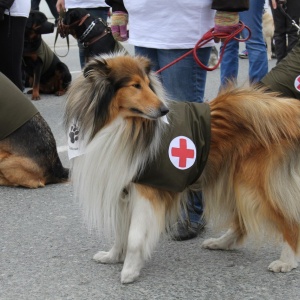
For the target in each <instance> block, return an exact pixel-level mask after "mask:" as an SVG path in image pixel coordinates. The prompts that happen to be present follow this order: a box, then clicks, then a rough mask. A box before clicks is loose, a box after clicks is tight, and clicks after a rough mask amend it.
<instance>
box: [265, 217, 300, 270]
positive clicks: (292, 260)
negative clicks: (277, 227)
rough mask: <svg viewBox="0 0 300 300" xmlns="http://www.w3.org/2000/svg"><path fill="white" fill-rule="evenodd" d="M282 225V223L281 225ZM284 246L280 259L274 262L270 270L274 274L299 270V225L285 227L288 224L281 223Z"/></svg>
mask: <svg viewBox="0 0 300 300" xmlns="http://www.w3.org/2000/svg"><path fill="white" fill-rule="evenodd" d="M279 224H280V223H279ZM281 224H282V228H281V231H282V233H283V239H284V245H283V248H282V251H281V255H280V258H279V259H278V260H275V261H273V262H272V263H271V264H270V265H269V267H268V269H269V270H270V271H273V272H283V273H285V272H290V271H291V270H292V269H295V268H297V266H298V262H297V256H296V253H297V248H298V246H299V227H298V225H297V224H294V225H290V224H289V225H285V224H286V222H285V223H284V222H281Z"/></svg>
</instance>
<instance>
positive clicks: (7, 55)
mask: <svg viewBox="0 0 300 300" xmlns="http://www.w3.org/2000/svg"><path fill="white" fill-rule="evenodd" d="M26 22H27V18H25V17H13V16H8V15H4V21H3V22H1V24H0V25H1V26H0V45H1V47H0V57H1V59H0V72H2V73H3V74H4V75H5V76H6V77H8V78H9V79H10V80H11V81H12V82H13V83H14V84H15V85H16V86H17V87H18V88H19V89H20V90H21V91H22V90H23V84H22V71H21V65H22V56H23V48H24V33H25V26H26Z"/></svg>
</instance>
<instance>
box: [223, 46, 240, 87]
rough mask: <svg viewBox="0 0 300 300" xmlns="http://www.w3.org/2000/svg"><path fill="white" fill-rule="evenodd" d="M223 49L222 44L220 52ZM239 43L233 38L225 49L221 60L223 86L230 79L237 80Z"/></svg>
mask: <svg viewBox="0 0 300 300" xmlns="http://www.w3.org/2000/svg"><path fill="white" fill-rule="evenodd" d="M222 49H223V45H222V46H221V50H220V53H221V51H222ZM238 53H239V43H238V42H237V41H236V40H231V41H230V42H229V43H228V44H227V46H226V48H225V51H224V54H223V58H222V62H221V86H222V87H224V86H226V85H227V84H228V81H234V82H235V81H236V80H237V75H238V70H239V60H238Z"/></svg>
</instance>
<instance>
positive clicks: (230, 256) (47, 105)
mask: <svg viewBox="0 0 300 300" xmlns="http://www.w3.org/2000/svg"><path fill="white" fill-rule="evenodd" d="M45 40H46V41H47V42H48V43H49V45H50V46H53V40H54V35H49V36H46V37H45ZM65 46H66V44H65V40H61V39H59V42H58V44H57V52H58V53H60V54H64V53H66V50H67V49H66V48H65ZM126 47H128V49H129V50H132V48H131V47H129V46H128V45H126ZM242 48H243V45H242V46H241V49H242ZM62 61H64V62H65V63H67V65H68V66H69V67H70V70H71V71H72V72H73V76H74V77H75V76H76V75H77V74H78V71H79V61H78V52H77V46H76V43H75V41H73V40H72V41H71V48H70V52H69V54H68V55H67V56H66V57H65V58H62ZM274 65H275V61H274V60H273V61H271V62H270V68H271V67H273V66H274ZM247 70H248V61H247V60H240V73H239V74H240V83H243V82H245V81H246V78H247ZM218 86H219V70H216V71H214V72H211V73H209V74H208V80H207V89H206V99H211V98H213V97H214V96H216V94H217V89H218ZM64 100H65V97H55V96H45V95H43V96H42V100H41V101H38V102H34V103H35V105H36V106H37V107H38V109H39V110H40V111H41V113H42V115H43V116H44V118H45V119H46V120H47V122H48V123H49V125H50V127H51V129H52V130H53V133H54V135H55V138H56V140H57V145H58V149H59V154H60V157H61V159H62V161H63V163H64V165H66V166H68V165H69V162H68V159H67V154H66V152H65V145H66V138H65V135H64V132H63V128H62V114H63V103H64ZM0 232H1V234H0V247H1V257H0V299H1V300H16V299H18V300H19V299H28V300H40V299H51V300H52V299H80V300H84V299H124V300H125V299H128V300H134V299H136V300H140V299H228V300H229V299H230V300H231V299H238V300H240V299H278V300H279V299H280V300H281V299H287V300H294V299H299V298H300V286H299V278H300V271H299V270H294V271H292V272H290V273H287V274H274V273H270V272H268V270H267V266H268V264H269V263H270V262H272V261H273V260H275V259H277V258H279V253H280V247H279V246H278V245H276V244H271V243H270V241H269V240H266V241H264V240H263V242H262V243H261V244H260V245H258V244H257V243H254V242H253V240H250V241H249V242H247V243H246V244H245V245H244V246H243V247H241V248H240V249H239V250H234V251H229V252H224V251H209V250H204V249H201V247H200V245H201V243H202V241H203V240H204V239H205V238H207V237H210V236H212V235H213V236H217V235H218V234H219V233H217V232H212V231H211V228H210V227H209V226H208V227H207V229H206V230H205V232H204V233H203V234H202V235H201V236H200V237H199V238H197V239H194V240H190V241H186V242H174V241H172V240H170V239H167V238H163V239H162V240H161V242H160V244H159V245H158V247H157V248H156V250H155V251H154V253H153V257H152V259H151V260H150V261H148V262H147V263H146V265H145V266H144V268H143V269H142V272H141V276H140V278H139V279H138V281H137V282H135V283H134V284H130V285H121V284H120V271H121V268H122V265H121V264H117V265H101V264H97V263H95V262H94V261H92V257H93V255H94V254H95V253H96V252H97V251H98V250H101V249H102V250H108V249H109V248H110V245H109V244H108V243H107V242H105V241H104V240H102V239H101V237H99V236H97V235H96V234H95V233H89V232H88V230H87V228H86V227H85V225H84V224H83V221H82V218H81V212H80V210H79V208H78V206H77V204H76V202H74V200H73V192H72V187H71V184H69V183H67V184H61V185H49V186H46V187H45V188H42V189H37V190H28V189H23V188H6V187H1V188H0Z"/></svg>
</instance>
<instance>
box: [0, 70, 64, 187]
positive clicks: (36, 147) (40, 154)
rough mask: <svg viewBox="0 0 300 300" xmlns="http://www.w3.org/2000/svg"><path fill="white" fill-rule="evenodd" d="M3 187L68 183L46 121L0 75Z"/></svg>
mask: <svg viewBox="0 0 300 300" xmlns="http://www.w3.org/2000/svg"><path fill="white" fill-rule="evenodd" d="M0 89H1V95H0V107H1V109H0V125H1V126H0V128H1V129H0V185H6V186H23V187H28V188H38V187H43V186H44V185H45V184H48V183H59V182H65V181H67V180H68V173H69V172H68V169H65V168H64V167H63V166H62V164H61V161H60V159H59V157H58V154H57V150H56V143H55V139H54V137H53V134H52V132H51V129H50V128H49V126H48V124H47V123H46V121H45V120H44V119H43V117H42V116H41V115H40V113H39V112H38V111H37V110H36V108H35V107H34V105H33V104H32V103H31V102H30V100H29V99H27V97H26V96H25V95H24V94H23V93H22V92H21V91H20V90H19V89H18V88H17V87H16V86H15V85H14V84H13V83H12V82H11V81H10V80H8V79H7V78H6V77H5V76H4V75H3V74H2V73H0Z"/></svg>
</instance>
